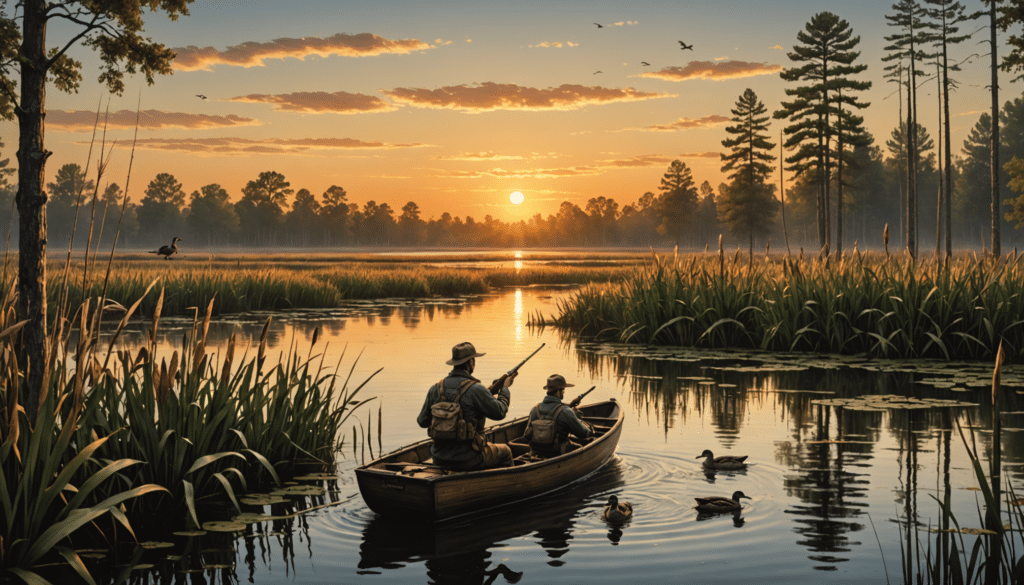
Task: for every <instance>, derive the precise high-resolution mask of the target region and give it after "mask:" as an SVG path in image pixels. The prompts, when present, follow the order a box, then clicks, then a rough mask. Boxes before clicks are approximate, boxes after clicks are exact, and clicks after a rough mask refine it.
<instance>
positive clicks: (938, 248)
mask: <svg viewBox="0 0 1024 585" xmlns="http://www.w3.org/2000/svg"><path fill="white" fill-rule="evenodd" d="M939 67H940V65H939V60H938V59H935V81H936V82H937V83H938V84H939V87H938V90H939V91H937V92H935V95H936V96H937V97H938V100H939V110H938V111H939V136H942V75H941V74H942V70H941V69H940V68H939ZM938 148H939V156H938V157H936V159H935V161H936V164H938V165H939V168H938V171H939V192H938V193H937V194H936V197H937V199H936V201H935V259H936V260H938V259H939V254H941V253H942V188H943V184H944V183H945V177H944V176H943V174H942V162H943V161H942V140H939V144H938Z"/></svg>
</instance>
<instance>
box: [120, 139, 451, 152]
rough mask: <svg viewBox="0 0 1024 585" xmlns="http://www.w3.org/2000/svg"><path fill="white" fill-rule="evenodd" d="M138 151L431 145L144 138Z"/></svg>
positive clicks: (263, 149) (417, 145)
mask: <svg viewBox="0 0 1024 585" xmlns="http://www.w3.org/2000/svg"><path fill="white" fill-rule="evenodd" d="M135 146H136V147H137V148H142V149H147V150H164V151H174V152H187V153H190V154H198V155H211V156H236V155H249V154H308V153H309V152H310V151H316V150H357V149H376V150H391V149H396V148H421V147H426V146H433V145H431V144H418V143H412V144H390V143H387V142H367V141H363V140H357V139H355V138H264V139H255V140H254V139H250V138H144V139H139V140H138V141H136V143H135Z"/></svg>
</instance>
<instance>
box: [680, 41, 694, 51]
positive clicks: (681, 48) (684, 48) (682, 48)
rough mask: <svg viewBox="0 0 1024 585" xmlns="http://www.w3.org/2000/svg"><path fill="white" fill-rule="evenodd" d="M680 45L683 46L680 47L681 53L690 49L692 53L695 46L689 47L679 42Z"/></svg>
mask: <svg viewBox="0 0 1024 585" xmlns="http://www.w3.org/2000/svg"><path fill="white" fill-rule="evenodd" d="M679 44H680V45H682V46H681V47H680V50H681V51H685V50H686V49H690V50H691V51H692V50H693V45H687V44H686V43H684V42H683V41H679Z"/></svg>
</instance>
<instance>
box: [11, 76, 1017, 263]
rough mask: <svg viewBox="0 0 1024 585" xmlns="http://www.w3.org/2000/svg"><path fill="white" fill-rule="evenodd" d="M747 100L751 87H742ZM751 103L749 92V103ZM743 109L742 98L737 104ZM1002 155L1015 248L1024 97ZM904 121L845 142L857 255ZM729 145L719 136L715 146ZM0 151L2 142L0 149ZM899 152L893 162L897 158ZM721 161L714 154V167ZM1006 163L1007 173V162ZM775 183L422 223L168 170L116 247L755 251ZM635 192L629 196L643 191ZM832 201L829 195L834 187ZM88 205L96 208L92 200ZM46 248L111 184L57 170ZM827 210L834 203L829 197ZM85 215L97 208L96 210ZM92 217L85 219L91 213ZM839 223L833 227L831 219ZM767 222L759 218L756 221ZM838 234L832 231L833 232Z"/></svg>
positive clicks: (357, 205) (929, 227) (795, 188)
mask: <svg viewBox="0 0 1024 585" xmlns="http://www.w3.org/2000/svg"><path fill="white" fill-rule="evenodd" d="M751 93H752V92H751ZM755 97H756V96H755ZM741 101H742V100H741ZM1000 125H1001V129H1002V131H1001V133H1000V137H1001V140H1000V143H1001V146H1000V150H999V155H1000V159H1001V161H1002V162H1003V165H1002V166H1003V171H1002V175H1003V176H1002V178H1001V180H1000V185H1001V189H1002V196H1001V199H1002V201H1003V202H1004V203H1005V209H1004V212H1005V213H1004V218H1003V228H1002V234H1003V236H1002V238H1003V242H1004V244H1006V245H1009V246H1016V245H1019V244H1021V243H1024V233H1022V232H1024V230H1020V229H1013V228H1020V227H1021V226H1022V225H1024V195H1022V194H1021V192H1024V162H1022V161H1024V96H1021V97H1018V98H1016V99H1014V100H1012V101H1008V102H1006V103H1005V105H1004V106H1003V108H1002V111H1001V115H1000ZM990 127H991V117H990V116H989V115H988V114H982V115H981V116H980V117H979V118H978V120H977V123H976V124H975V125H974V127H973V129H972V130H971V132H970V134H969V136H968V138H967V140H966V141H964V143H963V145H962V147H961V149H960V151H959V153H957V154H956V156H955V157H954V159H953V162H954V164H953V165H952V169H951V170H952V176H953V181H952V187H953V189H952V190H953V197H952V201H953V215H954V217H955V221H954V222H953V225H952V229H953V243H954V246H955V247H958V248H964V247H966V248H975V249H979V250H980V249H981V248H982V246H983V245H984V244H985V243H986V242H987V241H988V238H989V235H990V226H991V223H990V221H991V220H990V218H991V210H990V182H989V157H990V152H989V134H990ZM905 130H906V126H905V124H901V126H900V127H898V128H894V129H893V130H892V132H891V134H890V136H887V137H886V140H885V142H884V144H883V145H877V144H872V142H873V140H870V141H863V142H865V144H859V145H856V146H854V147H853V148H852V149H851V150H850V154H849V156H848V157H847V159H846V160H845V168H844V169H843V175H842V181H843V193H844V199H843V216H842V217H843V224H844V225H843V234H844V237H843V240H844V242H845V245H846V247H847V249H849V248H852V245H853V242H854V241H859V246H860V248H861V249H864V248H868V247H870V248H878V247H880V246H881V241H882V230H883V226H884V225H885V224H889V232H890V238H891V244H890V245H891V246H893V247H894V248H897V249H900V248H902V247H903V244H901V242H904V241H905V239H904V232H905V230H906V226H905V225H904V223H905V222H904V221H901V218H905V217H906V213H905V210H906V197H907V193H906V192H907V187H906V167H905V161H906V148H905V142H906V141H905V135H906V131H905ZM916 138H917V140H916V143H917V150H918V152H919V153H920V163H919V166H918V178H917V190H918V193H919V198H920V202H919V204H918V222H919V223H918V229H919V233H920V236H919V237H920V240H919V241H920V245H921V249H922V250H923V251H927V250H929V249H930V248H929V246H934V242H935V233H936V229H935V228H936V224H935V221H936V219H937V203H936V202H937V199H938V193H939V179H940V176H939V175H940V173H939V170H938V165H937V162H936V161H937V160H938V157H937V152H936V141H935V140H934V139H933V137H932V136H930V135H929V133H928V132H927V131H926V130H925V129H924V128H923V127H921V126H918V127H917V137H916ZM726 142H727V141H723V144H725V143H726ZM2 147H3V145H2V144H0V148H2ZM901 155H902V156H901ZM724 158H725V157H724V156H723V159H724ZM9 163H10V159H9V158H8V159H4V160H0V226H6V225H11V226H12V229H13V230H14V233H13V235H12V237H13V238H14V239H12V243H15V245H14V247H15V248H16V247H17V246H16V241H17V239H16V238H17V221H14V222H13V223H12V222H11V214H12V211H13V212H14V213H15V214H16V213H17V212H16V211H15V210H14V206H13V198H14V192H15V189H16V185H14V184H12V183H11V180H12V179H13V178H14V177H13V176H12V173H13V169H11V168H10V167H9ZM1007 163H1009V164H1007ZM772 166H773V167H774V168H775V182H776V184H770V183H771V181H772V179H771V178H770V177H768V176H765V177H764V182H765V184H766V185H765V186H766V187H767V188H768V189H769V190H770V192H771V194H772V195H771V198H770V200H769V202H770V203H769V204H767V205H766V204H764V202H762V203H760V205H762V207H763V209H756V206H757V205H758V203H757V202H756V201H751V200H745V199H744V197H743V196H742V193H738V191H740V189H737V188H736V187H735V182H734V183H731V184H726V183H722V184H719V185H718V186H717V187H714V186H712V185H711V184H710V183H709V182H708V181H703V182H701V183H700V184H699V185H698V183H697V181H698V180H699V178H698V179H694V178H693V176H692V172H691V170H690V169H689V168H688V167H687V165H686V163H684V162H681V161H674V162H673V163H672V164H671V165H670V166H669V167H668V168H667V169H666V171H665V173H664V175H663V177H662V179H661V181H660V184H659V185H653V184H652V185H650V187H649V188H650V190H646V191H645V192H643V193H640V194H639V196H638V197H637V198H636V199H632V196H631V195H627V194H623V197H622V203H620V201H617V200H616V199H614V198H606V197H592V198H590V199H589V200H588V201H587V202H586V204H585V205H584V206H582V207H581V206H579V205H577V204H575V203H571V202H569V201H565V202H563V203H562V204H561V205H560V207H559V208H558V211H557V213H555V214H553V215H550V214H549V215H547V216H546V217H545V216H543V215H542V214H539V213H538V214H535V215H534V216H533V217H530V218H529V219H524V220H520V221H513V222H505V221H502V220H499V219H495V218H494V217H492V216H491V215H485V216H484V217H482V218H476V217H472V216H469V215H466V216H464V217H459V216H457V215H452V214H451V213H448V212H445V213H442V214H441V215H440V216H439V217H430V218H424V217H423V214H422V213H421V211H420V207H419V205H418V204H417V203H416V202H415V201H409V202H407V203H406V204H405V205H403V206H402V208H401V209H398V210H396V209H393V208H392V207H391V206H390V205H389V204H388V203H385V202H376V201H363V202H357V201H355V200H354V198H353V197H350V195H349V193H348V192H346V191H345V189H344V188H342V187H340V186H332V187H330V188H328V189H327V190H326V191H324V192H323V193H321V194H320V195H319V196H317V195H315V194H313V193H312V192H310V191H309V190H308V189H303V188H299V189H297V190H296V189H293V188H292V184H291V183H290V182H289V181H288V180H287V179H286V178H285V177H284V176H283V175H281V174H280V173H277V172H274V171H267V172H262V173H260V174H259V176H258V177H256V178H255V179H253V180H251V181H249V182H248V184H247V185H246V186H245V188H243V189H242V193H241V197H240V198H238V199H237V201H234V202H233V201H232V199H234V198H233V197H232V196H231V195H230V194H229V193H228V192H227V191H225V190H224V189H223V188H221V187H220V185H218V184H215V183H214V184H209V185H204V186H202V187H199V188H198V189H195V190H193V191H192V192H191V194H190V195H187V194H186V188H185V187H184V186H183V185H182V184H181V183H180V182H179V181H177V180H176V179H175V178H174V176H173V175H172V174H170V173H160V174H158V175H157V176H156V177H155V178H154V179H152V180H151V181H150V182H149V184H148V185H147V186H146V188H145V190H144V194H143V196H142V198H141V201H139V202H138V203H137V204H136V203H134V202H132V201H131V200H129V201H128V203H127V205H126V206H125V207H124V217H123V219H122V220H121V222H120V223H121V225H120V235H119V247H121V248H140V247H143V248H144V247H154V248H155V247H158V246H159V245H162V244H164V243H168V242H169V241H170V239H171V238H172V237H175V236H179V237H182V238H184V240H185V242H186V243H187V244H186V245H188V246H195V247H234V246H246V247H249V246H256V247H281V246H286V247H357V246H367V247H374V246H379V247H393V246H418V247H501V248H508V247H527V248H528V247H548V246H571V247H579V246H643V247H646V246H655V247H659V246H672V245H674V244H678V245H679V246H680V248H681V249H694V248H699V249H703V247H704V246H705V245H707V244H710V245H711V247H712V248H714V247H716V246H717V240H718V235H719V234H724V236H725V239H726V242H727V243H729V244H730V245H736V244H742V245H743V246H744V247H746V246H747V244H748V241H749V239H750V235H751V234H749V233H748V231H749V228H750V225H749V221H748V222H746V223H743V222H742V221H736V220H735V219H732V218H730V214H729V213H728V212H727V209H728V208H729V207H732V208H735V207H737V206H740V207H743V206H744V205H746V206H747V207H751V206H754V207H755V209H754V210H753V211H755V212H757V213H760V214H761V216H762V217H763V218H767V219H768V220H770V221H768V222H767V223H766V224H765V225H763V226H762V228H761V229H760V230H759V231H758V233H756V234H754V236H755V238H754V241H753V243H754V244H756V246H757V247H758V248H760V249H763V247H764V245H765V244H766V243H767V242H768V240H769V239H770V242H771V246H772V247H773V248H774V249H779V248H781V247H783V246H784V234H783V228H782V211H783V210H782V208H781V205H779V203H780V201H779V197H778V195H779V193H778V184H777V177H778V175H777V166H775V165H772ZM817 177H818V175H817V174H815V173H803V174H802V175H800V176H799V178H798V179H797V181H796V183H795V184H792V185H791V186H789V187H787V189H786V192H785V221H786V227H787V231H788V235H789V240H790V243H791V245H793V246H808V247H809V248H811V249H815V250H816V247H815V246H816V244H815V242H816V229H817V227H816V226H817V223H816V222H817V217H816V202H817V198H818V197H819V194H820V192H821V185H819V181H818V180H816V179H817ZM643 188H644V187H642V186H641V187H639V188H638V189H637V190H638V191H639V190H640V189H643ZM830 191H831V193H833V194H835V193H836V192H837V191H838V189H837V185H836V184H835V182H834V183H833V185H832V188H831V190H830ZM94 193H95V194H96V200H95V202H94V201H93V195H94ZM47 194H48V196H49V203H48V207H47V214H48V218H47V223H48V239H49V242H50V243H51V245H66V244H67V242H68V239H69V238H70V236H71V233H72V228H73V227H74V225H75V215H76V202H78V201H79V198H80V199H81V207H80V209H79V210H78V212H77V215H78V227H77V231H76V235H75V240H76V246H75V247H76V248H79V247H81V246H82V245H84V244H83V242H84V241H85V239H86V238H87V237H88V232H89V222H90V219H92V218H93V217H95V223H94V227H93V232H94V235H93V238H94V241H95V240H97V239H98V240H99V241H101V242H103V243H105V244H109V242H110V241H111V239H112V238H113V235H114V232H115V230H116V229H117V224H118V220H119V218H121V208H122V203H124V201H123V199H124V197H123V196H124V194H123V191H122V188H121V186H120V185H118V184H116V183H110V184H106V185H103V186H102V187H101V188H100V189H99V190H96V189H95V185H94V184H93V182H92V181H88V180H86V177H85V173H84V171H83V169H82V168H81V167H80V166H79V165H77V164H66V165H64V166H62V167H60V168H59V169H58V170H57V173H56V176H55V177H54V178H53V180H52V182H48V183H47ZM832 204H833V205H836V202H835V201H833V202H832ZM94 208H95V212H94ZM94 213H95V216H94ZM834 222H835V218H833V224H834ZM762 223H764V222H762ZM834 229H835V226H834V225H833V230H834Z"/></svg>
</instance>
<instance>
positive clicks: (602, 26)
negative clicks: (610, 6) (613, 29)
mask: <svg viewBox="0 0 1024 585" xmlns="http://www.w3.org/2000/svg"><path fill="white" fill-rule="evenodd" d="M594 24H597V23H596V22H595V23H594ZM597 28H604V25H603V24H597Z"/></svg>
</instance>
